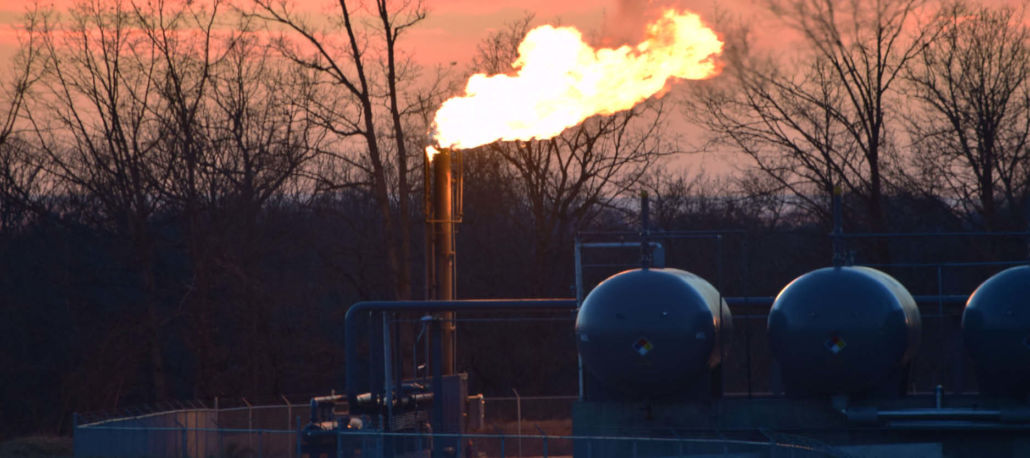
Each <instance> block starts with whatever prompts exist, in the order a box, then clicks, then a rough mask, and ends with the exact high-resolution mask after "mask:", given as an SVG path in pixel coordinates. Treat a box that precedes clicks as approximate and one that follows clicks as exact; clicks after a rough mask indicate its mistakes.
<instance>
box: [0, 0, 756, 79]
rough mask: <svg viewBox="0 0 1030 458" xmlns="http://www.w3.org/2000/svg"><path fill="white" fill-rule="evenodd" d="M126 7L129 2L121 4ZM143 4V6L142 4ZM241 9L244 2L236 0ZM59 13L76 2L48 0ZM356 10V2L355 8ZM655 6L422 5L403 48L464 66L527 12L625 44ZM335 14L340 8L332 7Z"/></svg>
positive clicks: (3, 54) (526, 1) (480, 1)
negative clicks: (480, 45)
mask: <svg viewBox="0 0 1030 458" xmlns="http://www.w3.org/2000/svg"><path fill="white" fill-rule="evenodd" d="M34 1H35V0H3V1H2V2H0V3H2V5H0V58H3V59H5V60H6V59H8V58H9V57H10V56H11V55H12V54H13V52H14V49H15V47H16V45H17V35H16V29H15V28H16V26H17V24H18V23H19V21H20V20H21V17H22V15H23V14H24V12H25V10H26V8H28V7H29V6H30V5H32V4H33V3H34ZM124 1H126V2H127V3H128V2H130V1H131V0H124ZM140 1H146V0H140ZM235 1H236V3H237V4H239V5H241V6H245V5H246V4H247V1H246V0H235ZM756 1H757V0H729V1H727V0H722V1H718V2H717V1H715V0H675V1H662V2H660V4H661V5H663V6H665V5H669V6H677V7H679V8H685V9H689V10H692V11H695V12H698V13H700V14H701V15H702V17H705V18H706V19H708V18H710V17H711V16H712V15H714V11H715V5H716V4H717V3H718V4H719V8H720V9H722V10H724V11H728V12H731V13H733V14H744V13H746V12H747V11H751V10H753V9H754V6H753V5H754V3H755V2H756ZM41 3H42V4H45V5H51V4H52V5H54V6H55V7H57V9H58V10H60V9H62V8H67V7H68V6H69V5H71V4H73V3H74V0H47V1H43V2H41ZM353 3H354V4H359V3H360V2H353ZM293 4H294V5H296V6H297V7H298V8H300V9H304V10H308V11H310V12H312V13H316V14H318V13H321V12H325V11H332V10H333V7H334V6H335V5H338V4H337V3H336V2H335V1H332V0H294V3H293ZM655 4H659V2H656V1H651V0H425V5H426V6H427V8H428V10H429V16H428V18H427V19H426V20H425V21H424V22H422V23H421V24H419V25H418V26H417V27H416V28H414V29H412V30H411V31H410V34H409V35H408V36H407V37H406V38H404V39H402V45H401V46H402V48H404V49H405V50H406V52H408V53H411V55H412V56H414V57H415V58H416V59H417V60H418V61H419V62H420V63H423V64H430V65H432V64H437V63H439V64H445V65H446V64H449V63H451V62H457V63H458V65H462V64H464V63H466V62H468V61H469V60H470V59H471V58H472V56H473V54H474V53H475V50H476V45H477V44H478V43H479V42H480V41H481V40H483V39H484V38H485V37H486V36H487V35H488V34H489V33H490V32H491V31H494V30H498V29H500V28H503V27H504V26H505V25H506V24H508V23H510V22H511V21H513V20H516V19H519V18H521V17H522V16H524V15H525V14H526V13H527V12H532V13H533V14H535V15H536V21H535V22H536V24H544V23H554V22H561V23H562V24H565V25H573V26H576V27H578V28H580V29H581V30H583V31H584V33H585V34H586V35H587V36H597V35H598V33H599V32H601V31H604V33H605V34H606V35H608V36H609V38H611V37H615V36H618V37H619V38H620V39H629V38H631V37H630V36H629V29H630V28H639V27H640V26H641V25H642V24H643V23H644V21H643V20H642V19H641V17H642V16H641V14H642V12H643V11H644V10H645V9H647V8H648V7H649V5H650V6H654V5H655ZM336 8H337V9H338V6H336Z"/></svg>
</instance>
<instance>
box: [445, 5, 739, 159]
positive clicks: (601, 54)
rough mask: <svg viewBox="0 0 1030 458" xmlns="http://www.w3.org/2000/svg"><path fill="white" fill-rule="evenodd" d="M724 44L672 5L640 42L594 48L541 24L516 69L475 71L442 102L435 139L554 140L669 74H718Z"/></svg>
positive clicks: (649, 90) (621, 106)
mask: <svg viewBox="0 0 1030 458" xmlns="http://www.w3.org/2000/svg"><path fill="white" fill-rule="evenodd" d="M722 45H723V43H722V41H721V40H719V37H718V36H716V34H715V32H714V31H712V30H711V29H709V28H708V27H706V26H705V25H704V24H703V23H702V22H701V18H700V17H699V16H698V15H697V14H694V13H690V12H677V11H675V10H668V11H666V12H665V14H664V15H663V16H662V17H661V18H659V19H658V20H656V21H655V22H653V23H651V24H649V25H648V26H647V38H646V39H645V40H644V41H643V42H641V43H640V44H638V45H636V46H635V47H630V46H622V47H620V48H617V49H610V48H604V49H597V50H595V49H594V48H592V47H591V46H590V45H588V44H586V43H585V42H584V41H583V36H582V34H581V33H580V32H579V31H578V30H576V29H574V28H572V27H552V26H549V25H545V26H541V27H537V28H535V29H533V30H532V31H530V32H529V33H528V34H526V37H525V39H524V40H523V41H522V43H521V44H520V45H519V58H518V60H516V61H515V63H514V64H512V66H513V67H514V69H515V74H514V75H493V76H487V75H486V74H476V75H473V76H472V77H471V78H469V81H468V85H467V86H466V87H465V95H464V96H460V97H454V98H452V99H450V100H447V101H446V102H444V104H443V105H442V106H441V107H440V110H439V111H437V112H436V118H435V121H434V128H435V133H434V135H433V139H434V140H435V141H436V143H437V144H438V145H440V146H443V147H447V148H474V147H476V146H480V145H485V144H488V143H492V142H494V141H497V140H530V139H534V138H535V139H545V138H551V137H554V136H556V135H558V134H560V133H561V132H562V131H563V130H565V129H567V128H569V127H572V126H575V125H576V124H579V123H581V122H583V120H585V119H587V118H589V117H590V116H593V115H596V114H613V113H617V112H619V111H623V110H628V109H630V108H632V107H633V106H634V105H636V104H637V103H640V102H641V101H643V100H645V99H647V98H648V97H651V96H653V95H655V94H659V93H662V92H663V91H664V90H665V89H666V88H667V86H668V81H669V79H670V78H681V79H703V78H708V77H711V76H714V75H716V74H718V73H719V67H718V65H717V64H716V61H715V58H716V57H717V56H718V55H719V54H720V53H721V52H722ZM427 154H429V155H430V158H431V157H432V153H431V152H430V151H428V150H427Z"/></svg>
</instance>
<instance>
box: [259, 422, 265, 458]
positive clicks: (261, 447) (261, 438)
mask: <svg viewBox="0 0 1030 458" xmlns="http://www.w3.org/2000/svg"><path fill="white" fill-rule="evenodd" d="M264 433H265V432H264V431H262V430H260V429H259V430H258V458H263V457H264V456H265V434H264Z"/></svg>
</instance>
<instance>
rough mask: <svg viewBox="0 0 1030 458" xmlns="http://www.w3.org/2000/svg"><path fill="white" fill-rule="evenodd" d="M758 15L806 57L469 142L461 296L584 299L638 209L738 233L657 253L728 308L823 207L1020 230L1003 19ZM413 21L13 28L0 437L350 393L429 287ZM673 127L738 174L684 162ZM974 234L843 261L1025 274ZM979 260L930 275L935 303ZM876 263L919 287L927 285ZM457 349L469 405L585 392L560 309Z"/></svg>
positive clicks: (962, 13) (896, 244)
mask: <svg viewBox="0 0 1030 458" xmlns="http://www.w3.org/2000/svg"><path fill="white" fill-rule="evenodd" d="M838 3H840V4H841V5H846V6H847V7H835V5H838ZM866 3H871V4H870V5H867V4H866ZM429 6H431V5H429ZM769 6H770V8H769V12H770V14H774V15H778V17H780V18H781V19H783V22H784V24H785V27H791V28H793V29H794V30H796V31H799V32H801V33H799V34H798V35H799V36H800V37H801V38H800V40H801V41H802V43H803V44H804V46H802V47H801V48H802V49H801V50H800V51H798V52H797V55H790V56H771V55H769V53H765V52H761V51H759V50H757V47H755V46H753V45H752V44H751V43H750V40H751V38H750V33H749V31H748V29H747V27H746V26H744V25H740V24H736V23H734V22H733V21H732V20H729V19H727V20H725V21H724V24H722V26H723V28H724V29H725V30H726V31H727V32H724V33H725V39H726V41H727V49H726V55H725V56H724V60H725V64H726V65H725V69H724V73H723V75H722V76H720V77H717V78H714V79H712V80H710V81H706V82H702V83H696V84H694V85H692V86H691V90H690V91H689V94H676V93H674V94H671V95H669V96H667V97H665V98H662V99H659V100H649V101H646V102H644V103H642V104H641V105H639V106H638V107H637V108H634V109H633V110H630V111H627V112H623V113H619V114H616V115H613V116H607V117H595V118H591V119H589V120H587V121H586V122H585V123H583V124H582V125H580V126H577V127H575V128H573V129H569V130H568V131H566V132H564V133H562V134H561V135H560V136H558V137H556V138H554V139H550V140H542V141H530V142H511V143H495V144H492V145H487V146H484V147H481V148H478V149H475V150H470V151H467V152H465V154H464V163H463V172H464V195H463V196H464V199H463V202H464V211H463V223H462V224H461V225H460V226H459V234H458V241H457V243H458V263H457V266H458V282H459V284H458V289H457V291H458V295H459V297H463V298H488V297H570V296H572V295H573V293H574V290H573V284H574V278H573V250H572V246H573V241H574V239H575V236H576V234H577V233H578V232H580V231H606V230H621V231H625V230H635V228H636V227H637V220H636V216H635V215H636V208H637V198H636V196H637V195H638V193H639V192H640V191H647V192H648V193H649V194H650V196H651V202H652V210H653V215H652V216H653V217H652V221H653V223H654V225H655V226H656V228H658V229H667V230H721V229H735V230H738V232H734V233H733V234H730V235H727V236H726V237H725V239H724V240H723V242H722V246H721V247H720V246H719V245H718V244H716V243H713V242H711V241H706V240H681V241H670V242H668V243H667V248H668V258H669V261H670V264H673V265H676V266H678V267H683V268H686V269H688V270H692V271H695V272H697V273H698V274H700V275H703V276H705V277H706V278H709V279H711V280H713V282H715V283H717V284H718V285H719V286H720V288H721V289H722V290H723V292H724V294H726V295H730V296H742V295H751V296H769V295H774V294H775V293H776V292H777V291H778V290H779V289H780V288H782V286H784V285H785V284H786V283H787V282H789V281H790V280H791V279H793V278H794V277H795V276H797V275H799V274H801V273H803V272H805V271H807V270H810V269H813V268H817V267H821V266H825V265H827V264H829V263H830V262H831V250H830V241H829V239H828V237H827V234H828V233H829V231H830V230H831V221H832V211H831V207H830V199H831V196H832V194H833V193H834V189H840V190H841V192H842V195H843V201H844V215H845V230H846V231H848V232H863V231H897V232H915V231H929V232H941V231H969V230H976V231H994V232H999V231H1023V230H1025V229H1026V226H1027V219H1028V214H1027V206H1028V203H1030V161H1028V159H1027V154H1028V151H1030V149H1028V145H1027V139H1028V138H1030V82H1028V81H1027V77H1028V74H1030V53H1028V51H1027V50H1028V49H1030V48H1028V47H1027V46H1028V45H1030V42H1028V39H1030V36H1028V31H1027V29H1026V28H1025V27H1024V26H1023V25H1022V16H1021V11H1014V10H1011V9H984V8H979V7H976V6H972V5H965V4H960V3H946V4H937V3H927V2H920V1H915V0H888V1H882V2H861V1H858V0H854V1H848V2H837V1H835V0H793V1H771V2H770V4H769ZM426 14H427V10H426V5H423V4H422V3H420V2H410V1H406V2H392V1H387V0H378V1H376V2H366V4H362V5H360V6H357V5H352V4H351V2H347V1H341V2H339V5H337V9H336V11H335V13H334V15H333V16H332V17H331V18H329V20H324V19H323V18H317V19H316V18H313V17H310V16H305V15H304V14H301V13H300V12H298V11H296V10H294V9H292V7H291V6H290V5H289V4H283V3H281V2H278V1H266V0H252V1H242V0H241V1H238V2H235V3H230V2H223V1H218V0H209V1H204V2H202V1H196V0H194V1H181V2H180V1H173V0H164V1H162V0H155V1H151V2H131V1H127V0H126V1H120V0H84V1H81V2H78V3H77V4H76V6H75V7H74V8H73V9H71V10H70V11H65V12H62V13H61V14H60V15H58V14H57V13H56V12H53V11H47V10H42V9H40V10H33V11H30V12H29V13H28V14H27V15H26V17H25V19H24V21H23V23H22V27H21V29H20V31H21V34H20V35H21V39H22V47H21V50H20V53H19V54H18V55H17V57H16V58H15V59H14V60H13V61H12V62H11V65H10V66H9V72H8V73H7V74H6V76H7V79H5V80H4V87H3V88H2V89H3V92H2V94H3V99H2V100H0V102H3V103H4V105H3V106H2V107H0V108H2V110H0V115H3V116H4V117H3V118H0V336H2V337H0V406H2V407H0V412H2V417H0V431H3V432H2V433H0V437H9V436H17V435H22V434H28V433H35V432H67V431H68V430H69V426H70V421H71V417H70V414H71V413H72V412H75V411H90V410H105V409H120V408H125V407H127V406H134V405H147V404H150V405H155V404H160V403H162V402H168V401H174V400H185V399H211V398H213V397H215V396H220V397H237V398H238V397H241V396H245V397H247V398H248V399H250V400H252V401H257V402H260V401H261V400H273V399H277V398H278V396H279V395H281V394H321V393H325V392H327V391H328V390H330V389H337V390H339V389H341V388H342V374H343V368H344V364H345V363H346V362H345V361H344V360H343V347H342V342H343V336H342V332H343V316H344V313H345V312H346V308H347V306H348V305H349V304H352V303H354V302H356V301H359V300H364V299H404V298H421V297H423V279H422V278H423V277H422V263H423V257H422V253H423V247H422V243H423V233H422V227H423V226H422V216H421V215H422V208H421V205H422V204H421V202H422V199H421V196H422V190H421V184H422V167H423V162H424V157H423V152H422V151H423V148H424V146H425V145H426V144H428V143H429V134H428V132H429V131H430V126H431V120H432V115H433V112H434V110H435V108H436V107H437V106H439V104H440V103H441V101H442V100H443V99H444V98H445V97H448V96H450V95H453V94H455V93H456V90H457V89H459V88H460V83H461V81H463V80H464V77H465V76H467V75H465V74H458V72H456V71H454V70H453V69H450V70H447V71H444V70H442V69H429V68H424V67H420V66H418V65H415V64H414V63H413V62H412V61H411V60H410V59H409V56H408V55H407V54H406V53H405V48H404V43H405V41H404V40H405V38H406V37H407V33H408V32H409V31H410V29H411V28H412V27H418V26H419V23H420V22H421V21H422V20H423V19H424V18H425V17H426ZM532 22H533V18H532V17H526V18H525V19H523V20H520V21H517V22H515V23H513V24H511V25H510V26H509V27H507V28H505V29H502V30H500V31H497V32H494V33H493V34H492V35H490V36H489V37H488V38H487V39H486V40H484V41H483V42H482V43H481V44H480V47H479V51H478V53H477V56H476V57H475V59H474V61H473V62H471V63H470V65H469V70H470V71H486V72H503V71H507V69H508V68H510V67H509V64H510V62H512V61H513V60H514V58H515V56H516V55H517V46H518V43H519V41H520V40H521V38H522V36H523V35H524V34H525V33H526V31H527V30H528V29H529V27H530V25H531V23H532ZM844 25H847V26H846V27H845V26H844ZM999 36H1004V37H1007V38H1005V39H998V38H997V37H999ZM682 118H685V119H686V120H687V121H689V122H691V123H694V124H695V125H699V126H702V127H703V129H704V130H705V132H706V138H705V139H706V141H707V143H706V144H705V148H708V149H711V150H712V151H725V152H729V153H743V154H744V156H746V157H747V161H743V162H742V163H740V164H738V167H737V170H736V171H734V172H733V173H728V174H718V175H706V174H704V173H703V172H701V171H698V170H689V169H687V170H681V171H675V170H677V169H676V168H675V167H673V166H672V165H671V164H674V163H675V159H676V157H675V156H674V154H675V153H678V152H682V151H683V150H685V149H686V148H685V147H683V146H682V145H680V144H678V143H677V142H676V141H674V139H675V138H676V135H675V134H676V133H675V132H672V131H671V129H670V127H669V126H670V123H673V122H677V121H680V120H681V119H682ZM969 240H970V239H963V238H933V239H920V240H916V241H912V240H894V241H883V240H857V241H854V242H852V243H850V244H849V246H848V248H849V250H850V256H851V257H852V258H853V260H854V261H855V262H862V263H872V264H882V263H887V262H922V263H932V262H937V261H945V260H988V261H996V260H1013V259H1024V258H1025V257H1026V255H1027V253H1026V242H1025V240H1024V239H1022V238H1019V237H1014V238H998V239H986V238H981V239H972V240H973V242H972V243H970V241H969ZM720 253H721V254H722V256H721V258H720V257H719V256H718V255H719V254H720ZM597 256H601V257H600V258H595V259H603V260H606V262H616V261H617V262H620V263H632V262H633V261H634V259H635V254H634V253H633V252H632V250H630V251H629V252H619V253H615V254H607V255H597ZM993 270H997V269H993ZM993 270H992V269H988V268H985V269H979V270H976V269H969V270H963V271H955V272H950V273H949V274H948V275H949V277H948V278H947V279H946V280H947V283H948V288H949V290H948V291H945V293H948V294H962V293H968V292H969V291H971V289H972V288H973V287H975V285H976V284H978V283H979V282H980V281H982V280H983V279H985V278H986V276H988V275H989V274H990V273H992V271H993ZM890 272H891V273H893V274H895V275H897V276H898V277H899V279H901V280H902V281H903V282H904V283H906V285H908V286H909V287H910V289H911V290H912V292H913V293H914V294H935V293H936V292H937V288H938V283H937V282H936V277H933V278H930V276H929V275H928V274H927V273H926V272H925V271H918V270H904V269H901V270H897V269H894V270H890ZM610 273H612V272H609V271H589V272H587V277H588V280H589V281H591V282H596V281H597V280H599V279H601V278H603V277H604V276H605V275H607V274H610ZM412 332H413V333H414V332H415V330H412ZM408 337H410V336H408ZM459 339H461V345H462V349H461V354H460V355H459V362H460V364H461V365H462V367H461V369H463V370H466V371H468V372H470V373H472V374H473V387H472V389H473V391H483V392H485V393H487V394H488V395H508V394H509V393H510V390H511V388H513V387H515V388H518V389H519V390H520V392H521V393H522V394H524V395H527V394H568V393H570V392H573V391H574V390H575V367H574V366H573V365H570V361H574V360H575V353H574V352H575V343H574V342H573V340H572V333H571V332H570V327H569V322H568V321H544V322H534V323H529V322H513V323H506V324H496V323H495V324H490V325H484V326H482V327H480V328H475V329H469V330H466V331H462V333H461V334H460V335H459ZM498 354H504V355H506V356H507V357H505V358H498V357H496V355H498ZM354 363H355V364H360V362H354ZM541 374H548V376H546V377H541V376H540V375H541Z"/></svg>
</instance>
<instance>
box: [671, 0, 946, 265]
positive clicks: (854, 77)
mask: <svg viewBox="0 0 1030 458" xmlns="http://www.w3.org/2000/svg"><path fill="white" fill-rule="evenodd" d="M922 3H923V1H922V0H876V1H871V2H866V1H861V0H847V1H843V2H842V1H837V0H782V1H781V0H771V1H770V2H769V6H770V9H771V11H772V12H774V13H775V14H777V15H778V16H779V17H780V18H782V19H783V20H784V22H785V23H786V24H787V25H788V26H790V27H791V28H792V29H793V30H795V31H797V32H798V33H799V34H800V36H801V39H802V41H803V43H804V44H805V45H806V46H807V47H806V48H805V49H803V50H802V51H801V55H800V57H798V58H797V60H796V61H784V60H772V59H761V58H757V57H755V56H754V55H749V54H750V53H749V47H748V44H747V40H746V34H744V36H745V38H743V39H741V40H740V41H739V42H738V43H736V44H735V46H734V48H732V49H731V51H733V52H735V53H736V54H735V55H734V54H733V52H731V53H730V54H729V57H730V59H729V61H730V68H729V69H728V74H729V75H730V76H731V78H732V85H728V87H724V88H722V90H717V91H711V92H708V93H705V92H702V94H703V95H702V96H701V97H700V100H701V101H700V102H696V104H694V105H691V108H692V109H697V111H698V112H699V113H702V114H703V116H701V117H700V120H701V122H702V123H703V124H704V125H705V126H707V127H708V128H710V130H712V131H713V132H714V133H715V135H716V136H715V139H716V142H717V143H718V144H720V145H723V146H730V147H735V148H739V149H741V150H743V151H744V152H746V153H747V154H749V155H750V156H751V157H752V158H754V159H755V161H756V163H757V165H758V168H759V169H760V170H762V171H763V172H764V173H767V174H769V175H770V176H771V177H773V178H774V179H775V180H776V181H778V182H779V183H780V184H781V185H782V187H783V189H784V190H786V191H788V192H790V193H792V194H794V195H795V196H797V197H798V199H799V200H801V201H803V202H806V203H807V204H808V206H809V207H810V208H812V209H813V210H816V211H817V212H818V214H821V215H823V217H824V218H825V217H826V216H828V210H827V207H828V205H827V202H828V200H829V199H828V195H829V194H830V193H832V190H833V188H834V186H838V185H839V186H841V187H842V188H844V190H845V191H846V192H849V193H853V194H855V195H857V196H860V197H861V198H862V201H863V202H864V206H865V213H866V214H867V215H868V218H869V221H870V226H871V227H872V229H873V230H878V231H882V230H884V229H885V227H886V215H885V212H884V208H883V205H884V204H883V201H884V193H885V191H884V188H885V183H886V176H887V173H886V171H885V168H886V166H887V165H888V164H889V162H890V161H891V160H892V156H893V155H894V154H895V153H896V151H895V150H894V144H893V142H892V140H891V131H890V129H889V128H888V124H887V121H888V119H889V118H890V117H891V116H893V115H894V114H895V113H897V112H898V110H897V109H896V108H894V107H892V105H891V102H892V94H893V93H894V92H895V90H896V86H897V83H898V79H899V77H900V76H901V75H902V72H903V69H904V68H905V67H906V66H907V65H908V64H909V62H910V61H911V60H912V59H913V58H915V57H916V56H917V55H918V53H919V51H920V50H921V49H922V46H923V45H924V44H925V43H926V42H927V40H928V39H929V38H930V37H931V34H932V30H933V29H932V28H926V27H918V26H917V24H915V23H914V22H915V21H916V20H917V16H918V15H917V14H916V13H917V11H918V10H919V8H920V7H921V5H922ZM910 33H912V34H911V35H910ZM796 69H800V71H796ZM727 83H728V82H727ZM715 84H718V83H715ZM711 86H712V85H709V87H708V89H711ZM817 193H822V195H823V196H826V197H824V198H818V197H816V196H817V195H818V194H817ZM827 219H828V218H827ZM881 255H883V253H881Z"/></svg>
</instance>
